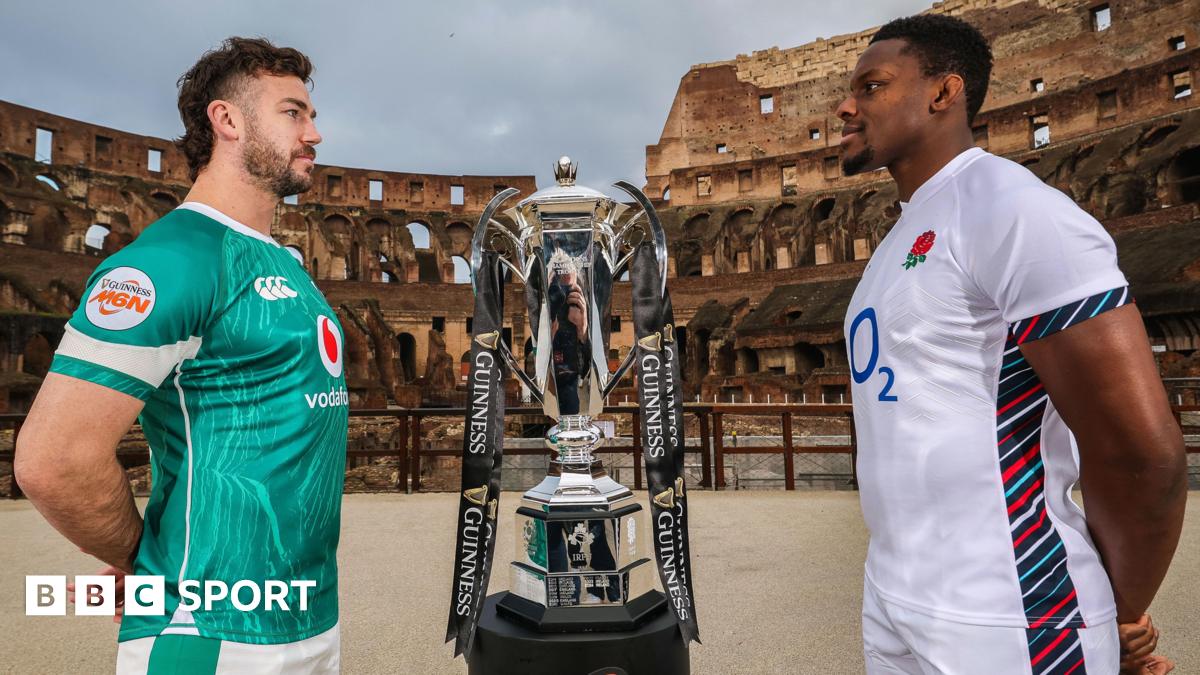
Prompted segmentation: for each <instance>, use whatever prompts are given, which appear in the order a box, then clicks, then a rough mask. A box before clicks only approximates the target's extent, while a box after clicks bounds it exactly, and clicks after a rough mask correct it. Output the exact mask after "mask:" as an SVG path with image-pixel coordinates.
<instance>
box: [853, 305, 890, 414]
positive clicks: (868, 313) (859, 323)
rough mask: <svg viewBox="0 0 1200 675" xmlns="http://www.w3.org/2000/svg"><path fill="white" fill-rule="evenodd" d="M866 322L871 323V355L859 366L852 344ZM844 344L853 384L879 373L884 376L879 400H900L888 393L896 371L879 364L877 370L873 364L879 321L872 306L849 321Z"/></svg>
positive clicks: (877, 348)
mask: <svg viewBox="0 0 1200 675" xmlns="http://www.w3.org/2000/svg"><path fill="white" fill-rule="evenodd" d="M867 322H869V323H870V325H871V355H870V356H867V357H866V365H865V366H864V367H862V368H859V367H858V363H859V361H858V358H857V355H856V354H855V352H854V345H855V344H857V343H858V340H857V339H856V338H857V337H858V331H859V329H860V328H862V329H863V330H866V328H864V327H863V324H864V323H867ZM846 346H847V348H848V349H849V351H850V374H851V375H852V376H853V377H854V382H855V384H863V383H864V382H866V381H867V380H869V379H871V376H872V375H874V374H875V373H879V374H880V375H882V376H883V377H885V378H886V380H885V381H884V383H883V389H881V390H880V391H879V400H880V401H884V402H888V401H898V400H900V399H898V398H896V396H895V395H894V394H889V393H888V392H890V391H891V390H892V384H894V383H895V380H896V373H894V372H892V369H891V368H888V367H887V366H880V367H879V370H876V369H875V366H876V365H878V363H879V321H878V320H876V318H875V308H874V307H867V308H866V309H864V310H863V311H861V312H859V313H858V316H856V317H854V321H852V322H851V323H850V339H849V340H848V341H847V343H846Z"/></svg>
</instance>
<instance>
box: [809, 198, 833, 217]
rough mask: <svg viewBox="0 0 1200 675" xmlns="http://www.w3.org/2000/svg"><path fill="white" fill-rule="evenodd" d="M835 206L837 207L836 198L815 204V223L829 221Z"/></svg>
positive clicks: (813, 211) (819, 200)
mask: <svg viewBox="0 0 1200 675" xmlns="http://www.w3.org/2000/svg"><path fill="white" fill-rule="evenodd" d="M835 205H837V198H836V197H825V198H824V199H818V200H817V201H816V202H815V203H814V204H813V209H812V214H813V222H817V223H820V222H824V221H826V220H829V216H830V215H832V214H833V207H834V206H835Z"/></svg>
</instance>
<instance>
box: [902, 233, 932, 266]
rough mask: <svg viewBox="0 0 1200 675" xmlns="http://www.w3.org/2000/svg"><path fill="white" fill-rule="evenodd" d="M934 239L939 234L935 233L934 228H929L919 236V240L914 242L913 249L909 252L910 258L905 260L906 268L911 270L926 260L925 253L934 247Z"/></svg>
mask: <svg viewBox="0 0 1200 675" xmlns="http://www.w3.org/2000/svg"><path fill="white" fill-rule="evenodd" d="M934 239H937V235H936V234H934V232H933V230H929V231H928V232H925V233H924V234H922V235H921V236H919V237H917V240H916V241H914V242H913V245H912V250H910V251H909V252H908V259H907V260H905V261H904V269H906V270H911V269H912V268H914V267H916V266H917V265H919V264H921V263H923V262H925V254H927V253H929V250H930V249H932V248H933V240H934Z"/></svg>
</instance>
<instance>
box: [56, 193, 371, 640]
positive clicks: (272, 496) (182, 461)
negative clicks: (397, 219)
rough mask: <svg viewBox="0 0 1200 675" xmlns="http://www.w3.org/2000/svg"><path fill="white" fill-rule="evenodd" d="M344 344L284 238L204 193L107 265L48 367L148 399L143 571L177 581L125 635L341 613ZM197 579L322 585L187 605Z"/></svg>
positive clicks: (301, 635)
mask: <svg viewBox="0 0 1200 675" xmlns="http://www.w3.org/2000/svg"><path fill="white" fill-rule="evenodd" d="M342 353H343V340H342V330H341V325H340V324H339V323H338V321H337V317H336V315H335V314H334V312H333V310H332V309H330V307H329V304H328V303H327V302H326V301H325V298H324V297H323V296H322V295H321V293H320V292H319V291H318V290H317V288H316V285H315V284H314V283H313V282H312V281H311V280H310V279H309V277H308V275H307V274H306V273H305V271H304V269H303V268H302V267H301V266H300V264H299V263H298V262H297V261H296V259H295V258H293V257H292V255H291V254H290V253H289V252H288V251H287V249H285V248H283V247H282V246H280V245H279V244H278V243H277V242H276V241H275V240H274V239H272V238H271V237H268V236H266V235H263V234H261V233H259V232H257V231H255V230H253V229H251V228H249V227H247V226H245V225H242V224H241V223H238V222H236V221H234V220H233V219H231V218H229V217H228V216H225V215H224V214H222V213H220V212H219V211H217V210H215V209H213V208H211V207H209V206H206V205H204V204H199V203H195V202H188V203H185V204H183V205H182V206H180V207H179V208H177V209H175V210H174V211H172V212H171V213H169V214H167V215H166V216H164V217H163V218H161V219H160V220H158V221H157V222H155V223H153V224H152V225H150V226H149V227H148V228H147V229H146V230H145V232H143V233H142V234H141V235H140V236H139V237H138V238H137V239H136V240H135V241H134V242H133V243H131V244H130V245H128V246H126V247H125V248H123V249H121V250H120V251H119V252H117V253H115V254H113V255H111V256H109V257H108V258H106V259H105V260H104V261H103V262H102V263H101V264H100V266H99V267H97V268H96V271H95V272H94V273H93V274H92V276H91V278H90V279H89V280H88V283H87V289H86V291H85V293H84V295H83V296H82V297H81V301H80V306H79V308H78V309H77V310H76V312H75V314H74V316H72V317H71V320H70V321H69V322H68V324H67V327H66V333H65V335H64V336H63V340H62V343H61V345H60V346H59V348H58V351H57V353H56V354H55V357H54V363H53V365H52V366H51V370H52V371H53V372H56V373H60V374H63V375H68V376H70V377H75V378H79V379H82V380H87V381H90V382H94V383H96V384H100V385H103V386H105V387H108V388H111V389H115V390H117V391H120V392H123V393H126V394H129V395H131V396H135V397H137V398H140V399H142V400H143V401H145V408H144V409H143V410H142V413H141V416H140V417H139V420H140V422H141V424H142V428H143V430H144V431H145V434H146V439H147V441H148V442H149V445H150V451H151V466H152V470H153V479H154V484H153V489H152V491H151V494H150V501H149V503H148V504H147V506H146V511H145V531H144V533H143V535H142V541H141V544H140V546H139V548H138V554H137V560H136V561H135V573H136V574H145V575H161V576H163V577H165V582H166V614H165V616H128V615H126V616H125V617H124V620H123V621H122V623H121V633H120V638H119V639H120V640H122V641H123V640H131V639H134V638H140V637H146V636H151V635H159V634H191V635H197V634H198V635H201V636H204V637H211V638H219V639H223V640H230V641H234V642H248V643H256V644H276V643H284V642H294V641H297V640H303V639H305V638H308V637H311V636H313V635H316V634H318V633H321V632H324V631H325V630H328V629H329V628H331V627H332V626H333V625H334V624H335V623H337V620H338V598H337V559H336V554H337V543H338V534H339V530H340V525H341V497H342V481H343V475H344V471H345V457H346V427H347V417H348V415H347V411H348V396H347V392H346V388H345V378H344V376H343V374H342V363H343V360H342ZM84 412H85V411H81V414H83V413H84ZM185 580H196V581H200V582H204V581H222V582H224V583H225V584H226V586H227V587H229V588H232V587H233V585H234V584H235V583H236V582H238V581H242V580H249V581H253V582H255V583H256V584H257V585H258V588H260V589H262V588H265V581H266V580H280V581H285V582H290V581H312V582H315V587H313V588H311V589H309V591H308V607H307V610H306V611H301V610H300V608H299V593H300V591H299V590H298V589H294V590H292V591H291V592H290V593H289V595H288V596H287V604H288V609H287V610H284V609H282V608H281V607H280V606H279V604H278V603H275V604H273V606H272V607H271V608H270V609H269V610H268V609H267V608H266V607H265V603H263V602H262V600H261V599H260V603H259V607H258V608H257V609H256V610H254V611H249V612H244V611H239V610H238V609H237V608H235V607H234V606H233V605H232V604H231V603H230V601H229V600H228V599H226V600H221V601H217V602H215V603H214V604H213V606H212V608H211V609H209V610H207V611H206V610H205V609H204V607H203V606H201V607H200V608H199V609H198V610H196V611H194V612H188V611H184V610H183V609H182V608H180V607H179V605H180V593H179V584H180V583H181V582H183V581H185ZM240 597H241V600H242V602H243V603H248V602H250V601H251V600H252V594H251V592H250V591H249V590H247V589H243V592H242V593H241V596H240Z"/></svg>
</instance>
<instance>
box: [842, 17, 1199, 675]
mask: <svg viewBox="0 0 1200 675" xmlns="http://www.w3.org/2000/svg"><path fill="white" fill-rule="evenodd" d="M991 63H992V57H991V51H990V49H989V47H988V45H987V42H986V40H985V39H984V38H983V36H982V35H981V34H980V33H979V31H977V30H976V29H974V28H973V27H971V26H970V25H969V24H967V23H965V22H963V21H961V20H959V19H955V18H951V17H946V16H935V15H922V16H916V17H910V18H905V19H898V20H896V21H893V22H891V23H889V24H887V25H885V26H884V27H883V28H881V29H880V31H879V32H878V33H877V34H876V35H875V36H874V38H873V40H872V42H871V44H870V46H869V47H868V48H867V49H866V51H865V52H864V53H863V54H862V56H861V58H860V59H859V61H858V64H857V66H856V67H855V69H854V72H853V73H852V76H851V82H850V94H849V96H848V98H846V100H845V101H844V102H843V103H842V104H841V105H840V106H839V107H838V111H837V114H838V116H839V117H840V118H841V119H842V120H843V122H844V127H843V130H842V139H841V149H842V152H843V159H842V162H843V169H844V172H845V173H846V174H847V175H854V174H858V173H862V172H864V171H872V170H876V169H882V168H886V169H887V170H888V171H889V172H890V174H891V176H892V177H893V178H894V179H895V181H896V185H897V188H898V191H899V197H900V203H901V207H902V216H901V218H900V220H899V222H897V223H896V225H895V226H894V227H893V228H892V229H891V231H890V232H889V233H888V235H887V237H885V238H884V240H883V241H882V242H881V243H880V245H879V247H878V249H877V250H876V251H875V252H874V253H873V255H872V257H871V261H870V263H869V264H868V265H867V268H866V270H865V272H864V274H863V278H862V280H861V281H860V283H859V286H858V288H857V290H856V291H855V294H854V297H853V299H852V300H851V302H850V307H849V310H848V312H847V316H846V323H845V330H846V340H847V350H848V355H849V358H850V366H851V373H852V379H853V382H852V390H853V396H854V417H855V426H856V430H857V437H858V443H859V456H858V477H859V483H860V489H861V498H862V508H863V515H864V518H865V520H866V522H867V526H868V529H869V530H870V545H869V548H868V554H867V562H866V579H865V584H864V600H863V641H864V652H865V657H866V662H867V672H868V673H926V674H930V673H971V674H974V673H998V674H1004V675H1007V674H1009V673H1018V674H1020V673H1032V674H1035V675H1037V674H1041V673H1062V674H1066V673H1072V674H1074V675H1079V674H1081V673H1085V672H1087V673H1092V674H1097V673H1099V674H1104V675H1111V674H1112V673H1116V672H1118V670H1121V671H1122V672H1133V673H1146V672H1150V673H1164V672H1167V671H1168V670H1170V668H1171V667H1172V664H1171V663H1170V661H1168V660H1166V659H1164V658H1162V657H1158V656H1153V655H1152V652H1153V651H1154V649H1155V648H1156V646H1157V639H1158V631H1157V629H1155V628H1154V627H1153V624H1152V623H1151V622H1150V618H1149V616H1148V615H1146V610H1147V608H1148V607H1149V605H1150V603H1151V601H1152V600H1153V598H1154V594H1155V592H1156V591H1157V590H1158V588H1159V585H1160V583H1161V582H1162V580H1163V577H1164V576H1165V574H1166V572H1167V568H1168V566H1169V564H1170V562H1171V557H1172V556H1173V554H1174V551H1175V547H1176V544H1177V542H1178V539H1179V534H1180V529H1181V527H1182V521H1183V513H1184V504H1185V500H1186V489H1187V485H1186V475H1185V472H1186V456H1185V455H1184V448H1183V439H1182V435H1181V433H1180V429H1179V427H1178V425H1177V424H1176V423H1175V420H1174V418H1173V417H1172V414H1171V410H1170V407H1169V404H1168V403H1167V399H1166V394H1165V392H1164V389H1163V385H1162V382H1161V380H1160V379H1159V375H1158V371H1157V368H1156V367H1155V363H1154V359H1153V357H1152V355H1151V351H1150V346H1149V343H1148V340H1147V337H1146V333H1145V329H1144V326H1143V324H1142V321H1141V318H1140V315H1139V314H1138V311H1137V309H1136V307H1135V306H1134V305H1133V304H1132V303H1133V298H1132V297H1131V296H1130V293H1129V288H1128V284H1127V282H1126V280H1125V277H1124V275H1123V274H1122V273H1121V270H1120V269H1119V268H1118V267H1117V257H1116V250H1115V247H1114V246H1113V242H1112V239H1111V237H1109V235H1108V234H1107V232H1106V231H1105V230H1104V228H1103V227H1102V226H1101V225H1100V224H1099V223H1098V222H1096V220H1095V219H1093V218H1092V217H1091V216H1089V215H1088V214H1087V213H1085V212H1084V211H1083V210H1082V209H1080V208H1079V207H1078V206H1076V205H1075V204H1074V203H1073V202H1072V201H1071V200H1070V198H1068V197H1067V196H1065V195H1064V194H1062V193H1061V192H1059V191H1057V190H1055V189H1054V188H1052V187H1049V186H1047V185H1045V184H1044V183H1042V182H1041V181H1040V180H1038V178H1037V177H1036V176H1034V175H1033V174H1032V173H1030V172H1029V171H1028V170H1026V169H1025V168H1024V167H1022V166H1020V165H1018V164H1015V163H1013V162H1010V161H1008V160H1006V159H1002V158H1000V157H996V156H994V155H991V154H988V153H987V152H985V151H983V150H981V149H978V148H976V147H974V143H973V139H972V133H971V120H972V118H973V117H974V115H975V113H976V112H978V110H979V108H980V106H981V104H982V103H983V99H984V96H985V95H986V93H987V86H988V76H989V74H990V72H991ZM1076 485H1078V486H1079V488H1081V489H1082V494H1083V505H1084V506H1086V510H1087V516H1086V519H1085V517H1084V513H1083V510H1082V509H1081V508H1080V507H1079V506H1077V505H1076V504H1075V503H1074V501H1073V500H1072V498H1071V490H1072V488H1073V487H1075V486H1076Z"/></svg>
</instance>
